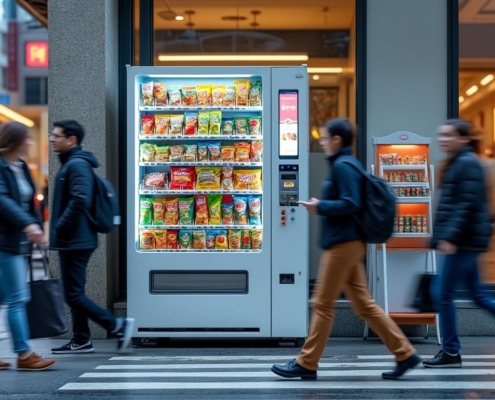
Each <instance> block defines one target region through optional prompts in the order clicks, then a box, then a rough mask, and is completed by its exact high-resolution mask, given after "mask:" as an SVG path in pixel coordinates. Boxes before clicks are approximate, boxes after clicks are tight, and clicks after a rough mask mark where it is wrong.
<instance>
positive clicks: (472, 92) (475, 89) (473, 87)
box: [466, 85, 478, 96]
mask: <svg viewBox="0 0 495 400" xmlns="http://www.w3.org/2000/svg"><path fill="white" fill-rule="evenodd" d="M477 91H478V86H476V85H473V86H471V87H470V88H469V89H468V90H466V94H467V95H468V96H472V95H473V94H475V93H476V92H477Z"/></svg>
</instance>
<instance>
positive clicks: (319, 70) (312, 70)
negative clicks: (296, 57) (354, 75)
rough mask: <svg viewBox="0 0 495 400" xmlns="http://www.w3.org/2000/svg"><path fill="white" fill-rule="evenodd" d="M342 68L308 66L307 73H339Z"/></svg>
mask: <svg viewBox="0 0 495 400" xmlns="http://www.w3.org/2000/svg"><path fill="white" fill-rule="evenodd" d="M341 72H342V68H308V74H340V73H341Z"/></svg>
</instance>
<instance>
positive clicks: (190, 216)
mask: <svg viewBox="0 0 495 400" xmlns="http://www.w3.org/2000/svg"><path fill="white" fill-rule="evenodd" d="M179 224H180V225H194V197H186V198H181V199H179Z"/></svg>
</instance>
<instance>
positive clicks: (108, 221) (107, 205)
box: [89, 171, 120, 233]
mask: <svg viewBox="0 0 495 400" xmlns="http://www.w3.org/2000/svg"><path fill="white" fill-rule="evenodd" d="M93 175H94V177H95V185H94V198H93V208H92V209H91V214H90V215H89V219H90V221H91V224H92V225H93V227H94V228H95V230H96V232H98V233H109V232H111V231H112V230H113V229H114V228H115V226H116V225H120V211H119V202H118V201H117V197H116V196H115V191H114V190H113V186H112V184H111V183H110V182H108V181H107V180H106V179H103V178H102V177H100V176H99V175H97V174H96V173H95V172H94V171H93Z"/></svg>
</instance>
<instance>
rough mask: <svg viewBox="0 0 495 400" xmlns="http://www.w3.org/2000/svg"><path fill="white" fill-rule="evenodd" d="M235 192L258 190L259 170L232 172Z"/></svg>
mask: <svg viewBox="0 0 495 400" xmlns="http://www.w3.org/2000/svg"><path fill="white" fill-rule="evenodd" d="M234 181H235V190H260V189H261V169H236V170H234Z"/></svg>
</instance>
